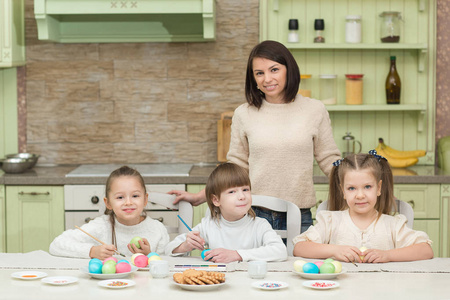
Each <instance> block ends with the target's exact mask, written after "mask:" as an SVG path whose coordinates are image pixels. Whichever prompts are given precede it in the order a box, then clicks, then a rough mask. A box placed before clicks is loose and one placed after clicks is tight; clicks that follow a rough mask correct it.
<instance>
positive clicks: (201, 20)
mask: <svg viewBox="0 0 450 300" xmlns="http://www.w3.org/2000/svg"><path fill="white" fill-rule="evenodd" d="M34 13H35V17H36V23H37V27H38V38H39V39H40V40H49V41H54V42H58V43H130V42H205V41H214V40H215V38H216V32H215V30H216V28H215V0H35V1H34Z"/></svg>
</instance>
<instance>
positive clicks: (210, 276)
mask: <svg viewBox="0 0 450 300" xmlns="http://www.w3.org/2000/svg"><path fill="white" fill-rule="evenodd" d="M173 280H174V283H175V284H176V285H177V286H179V287H181V288H182V289H185V290H191V291H198V290H201V291H208V290H213V289H217V288H219V287H221V286H222V285H224V284H225V274H224V273H221V272H214V271H200V270H194V269H188V270H185V271H183V272H182V273H175V274H173Z"/></svg>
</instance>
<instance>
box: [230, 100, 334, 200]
mask: <svg viewBox="0 0 450 300" xmlns="http://www.w3.org/2000/svg"><path fill="white" fill-rule="evenodd" d="M340 157H341V153H340V151H339V149H338V148H337V146H336V143H335V141H334V139H333V132H332V129H331V121H330V118H329V115H328V111H327V110H326V108H325V106H324V105H323V104H322V102H321V101H318V100H315V99H310V98H305V97H303V96H301V95H297V97H296V99H295V101H293V102H290V103H286V104H272V103H269V102H267V101H264V102H263V104H262V106H261V108H260V109H259V110H258V109H257V108H256V107H254V106H249V105H248V104H243V105H241V106H239V107H238V108H237V109H236V110H235V112H234V116H233V120H232V125H231V141H230V150H229V152H228V155H227V159H228V160H229V161H231V162H234V163H236V164H238V165H240V166H242V167H244V168H246V169H249V173H250V180H251V183H252V193H253V194H259V195H268V196H274V197H278V198H281V199H284V200H288V201H291V202H293V203H295V204H297V205H298V206H299V207H300V208H310V207H312V206H313V205H315V204H316V200H315V192H314V186H313V163H314V159H316V161H317V162H318V164H319V167H320V169H321V170H322V171H323V172H324V173H325V174H326V175H327V176H328V175H329V172H330V171H331V167H332V163H333V162H334V161H336V160H337V159H339V158H340Z"/></svg>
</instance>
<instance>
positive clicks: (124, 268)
mask: <svg viewBox="0 0 450 300" xmlns="http://www.w3.org/2000/svg"><path fill="white" fill-rule="evenodd" d="M130 271H131V265H130V264H128V263H126V262H121V263H118V264H117V265H116V273H126V272H130Z"/></svg>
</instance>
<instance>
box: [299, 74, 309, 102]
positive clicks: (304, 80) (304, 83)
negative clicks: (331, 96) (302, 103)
mask: <svg viewBox="0 0 450 300" xmlns="http://www.w3.org/2000/svg"><path fill="white" fill-rule="evenodd" d="M311 77H312V76H311V74H302V75H300V79H301V80H300V89H299V90H298V94H300V95H302V96H303V97H308V98H311V83H310V81H311V80H310V79H311Z"/></svg>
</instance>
